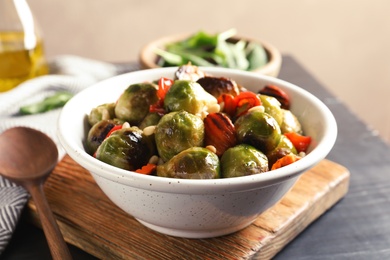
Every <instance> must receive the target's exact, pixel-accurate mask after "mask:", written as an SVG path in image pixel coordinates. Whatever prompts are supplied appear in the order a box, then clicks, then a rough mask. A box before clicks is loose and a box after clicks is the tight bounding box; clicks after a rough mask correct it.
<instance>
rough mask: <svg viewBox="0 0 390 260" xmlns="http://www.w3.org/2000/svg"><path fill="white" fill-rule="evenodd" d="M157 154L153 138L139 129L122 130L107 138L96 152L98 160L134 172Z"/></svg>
mask: <svg viewBox="0 0 390 260" xmlns="http://www.w3.org/2000/svg"><path fill="white" fill-rule="evenodd" d="M154 154H155V144H154V140H153V138H151V137H150V136H145V135H144V134H143V132H142V130H141V129H139V128H138V127H129V128H122V129H120V130H117V131H115V132H113V133H112V134H111V135H110V136H109V137H107V138H106V139H105V140H104V141H103V142H102V144H101V145H100V146H99V148H98V149H97V151H96V158H97V159H98V160H100V161H103V162H105V163H108V164H110V165H113V166H116V167H119V168H122V169H125V170H130V171H134V170H137V169H140V168H141V167H142V166H144V165H145V164H147V163H148V161H149V159H150V157H152V156H153V155H154Z"/></svg>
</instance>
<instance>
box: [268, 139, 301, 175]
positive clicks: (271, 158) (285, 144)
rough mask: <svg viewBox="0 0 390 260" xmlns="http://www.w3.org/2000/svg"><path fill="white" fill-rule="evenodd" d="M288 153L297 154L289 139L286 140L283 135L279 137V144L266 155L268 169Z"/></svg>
mask: <svg viewBox="0 0 390 260" xmlns="http://www.w3.org/2000/svg"><path fill="white" fill-rule="evenodd" d="M289 153H293V154H297V149H295V147H294V145H293V143H292V142H291V141H290V139H288V138H287V137H286V136H285V135H281V136H280V142H279V144H278V145H277V146H276V147H275V149H274V150H272V151H271V152H269V153H267V154H266V155H267V157H268V166H269V168H270V169H271V167H272V165H273V164H274V163H275V162H276V161H277V160H278V159H280V158H282V157H283V156H285V155H287V154H289Z"/></svg>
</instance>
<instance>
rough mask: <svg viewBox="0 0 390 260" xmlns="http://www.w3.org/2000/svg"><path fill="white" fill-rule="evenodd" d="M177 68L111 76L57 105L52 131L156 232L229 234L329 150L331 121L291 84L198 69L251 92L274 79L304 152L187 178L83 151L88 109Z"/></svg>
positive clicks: (128, 209) (318, 103) (333, 132)
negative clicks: (266, 168) (263, 165)
mask: <svg viewBox="0 0 390 260" xmlns="http://www.w3.org/2000/svg"><path fill="white" fill-rule="evenodd" d="M176 69H177V68H158V69H149V70H143V71H137V72H132V73H127V74H123V75H120V76H116V77H113V78H110V79H107V80H104V81H102V82H100V83H97V84H95V85H94V86H91V87H89V88H87V89H85V90H84V91H82V92H80V93H79V94H77V95H76V96H74V97H73V98H72V99H71V100H70V101H69V102H68V103H67V104H66V105H65V107H64V108H63V110H62V112H61V115H60V118H59V121H58V136H59V139H60V142H61V144H62V145H63V147H64V149H65V150H66V152H67V153H68V154H69V156H70V157H71V158H73V159H74V160H75V161H76V162H77V163H79V164H80V165H81V166H83V167H84V168H86V169H87V170H89V171H90V173H91V174H92V176H93V177H94V179H95V180H96V182H97V184H98V185H99V187H100V188H101V189H102V190H103V192H104V193H105V194H106V195H107V196H108V197H109V198H110V199H111V200H112V201H113V202H114V203H115V204H116V205H117V206H118V207H120V208H121V209H123V210H124V211H126V212H127V213H129V214H130V215H132V216H133V217H135V218H136V219H137V220H139V221H140V222H141V223H143V224H144V225H146V226H148V227H150V228H151V229H154V230H156V231H159V232H162V233H165V234H168V235H173V236H179V237H188V238H206V237H215V236H221V235H225V234H229V233H232V232H235V231H238V230H240V229H242V228H244V227H246V226H248V225H249V224H251V223H252V222H253V221H254V220H255V219H256V218H257V217H258V216H259V215H260V214H261V213H262V212H263V211H265V210H266V209H268V208H269V207H271V206H272V205H274V204H275V203H276V202H277V201H278V200H280V199H281V198H282V197H283V196H284V195H285V194H286V192H287V191H288V190H289V189H290V188H291V187H292V186H293V184H294V183H295V182H296V180H297V179H298V177H299V176H300V174H301V173H303V172H304V171H306V170H308V169H309V168H311V167H313V166H315V165H316V164H317V163H318V162H319V161H321V160H322V159H323V158H324V157H325V156H326V155H327V154H328V153H329V151H330V150H331V149H332V147H333V145H334V143H335V140H336V136H337V125H336V121H335V119H334V116H333V115H332V113H331V112H330V110H329V109H328V108H327V107H326V106H325V105H324V104H323V103H322V102H321V101H320V100H319V99H318V98H316V97H315V96H313V95H312V94H310V93H308V92H307V91H305V90H303V89H302V88H299V87H297V86H295V85H293V84H291V83H288V82H285V81H282V80H279V79H276V78H273V77H269V76H263V75H259V74H256V73H251V72H243V71H238V70H231V69H225V68H202V69H203V70H204V71H206V72H208V73H210V74H213V75H215V76H224V77H229V78H232V79H234V80H235V81H237V82H238V83H239V84H241V85H243V86H245V87H246V88H247V89H249V90H252V91H254V92H257V91H258V90H259V89H261V88H262V87H263V86H264V85H266V84H273V85H277V86H279V87H280V88H282V89H283V90H284V91H286V92H287V93H288V94H289V95H290V97H291V103H292V106H291V110H292V111H293V112H294V114H295V115H297V116H298V118H299V120H300V121H301V123H302V126H303V128H304V131H305V134H306V135H310V136H311V137H312V144H311V146H310V148H309V153H308V155H307V156H306V157H304V158H303V159H301V160H299V161H298V162H295V163H293V164H291V165H289V166H286V167H283V168H280V169H277V170H274V171H270V172H266V173H262V174H257V175H251V176H245V177H237V178H227V179H215V180H187V179H173V178H162V177H157V176H145V175H142V174H138V173H134V172H130V171H126V170H122V169H119V168H116V167H113V166H111V165H108V164H105V163H103V162H101V161H98V160H96V159H95V158H93V157H92V156H90V155H89V154H87V153H86V152H85V150H84V145H83V142H84V140H85V137H86V136H87V131H88V129H89V127H88V125H87V122H86V115H87V114H88V113H89V112H90V110H91V109H92V108H94V107H96V106H98V105H100V104H103V103H109V102H114V101H115V100H116V99H117V98H118V97H119V95H120V94H121V93H122V92H123V91H124V90H125V89H126V88H127V87H128V86H129V85H130V84H132V83H139V82H143V81H147V80H149V81H151V80H155V79H158V78H159V77H161V76H164V77H170V78H172V77H173V74H174V72H175V71H176Z"/></svg>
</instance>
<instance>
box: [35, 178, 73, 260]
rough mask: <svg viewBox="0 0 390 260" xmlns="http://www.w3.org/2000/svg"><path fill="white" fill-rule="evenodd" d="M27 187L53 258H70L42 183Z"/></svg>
mask: <svg viewBox="0 0 390 260" xmlns="http://www.w3.org/2000/svg"><path fill="white" fill-rule="evenodd" d="M28 188H29V192H30V194H31V196H32V198H33V200H34V203H35V205H36V207H37V211H38V215H39V218H40V219H41V223H42V228H43V231H44V233H45V235H46V238H47V243H48V245H49V248H50V252H51V255H52V257H53V259H61V260H67V259H72V256H71V254H70V252H69V249H68V246H67V245H66V243H65V240H64V238H63V236H62V234H61V231H60V229H59V227H58V225H57V222H56V220H55V219H54V216H53V213H52V211H51V210H50V206H49V203H48V202H47V200H46V197H45V195H44V190H43V184H42V183H39V184H36V185H31V186H29V187H28Z"/></svg>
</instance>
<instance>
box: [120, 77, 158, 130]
mask: <svg viewBox="0 0 390 260" xmlns="http://www.w3.org/2000/svg"><path fill="white" fill-rule="evenodd" d="M157 100H158V97H157V85H156V84H153V83H140V84H133V85H130V86H129V87H128V88H127V89H126V90H125V91H124V92H123V94H122V95H121V96H120V97H119V99H118V101H117V103H116V106H115V115H116V116H117V117H118V118H120V119H123V120H125V121H127V122H129V123H130V125H138V124H139V123H140V122H141V121H142V120H143V119H144V117H145V116H146V115H147V114H148V113H149V107H150V105H152V104H154V103H156V102H157Z"/></svg>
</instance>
